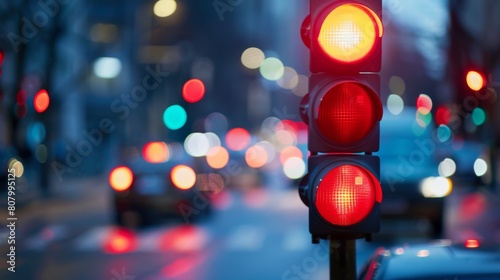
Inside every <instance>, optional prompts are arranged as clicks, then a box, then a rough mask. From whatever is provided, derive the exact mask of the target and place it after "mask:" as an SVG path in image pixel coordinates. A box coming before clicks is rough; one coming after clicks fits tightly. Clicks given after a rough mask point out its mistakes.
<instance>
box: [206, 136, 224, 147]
mask: <svg viewBox="0 0 500 280" xmlns="http://www.w3.org/2000/svg"><path fill="white" fill-rule="evenodd" d="M205 136H206V137H207V139H208V145H209V146H210V148H212V147H219V146H220V145H221V141H220V138H219V136H217V134H215V133H213V132H207V133H205Z"/></svg>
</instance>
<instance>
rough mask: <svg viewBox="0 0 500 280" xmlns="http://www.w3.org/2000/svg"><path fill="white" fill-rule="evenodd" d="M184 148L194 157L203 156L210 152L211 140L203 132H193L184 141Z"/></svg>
mask: <svg viewBox="0 0 500 280" xmlns="http://www.w3.org/2000/svg"><path fill="white" fill-rule="evenodd" d="M184 149H185V150H186V152H187V153H188V154H189V155H190V156H192V157H202V156H205V155H206V154H207V153H208V150H209V149H210V142H209V140H208V137H207V136H206V135H205V134H203V133H199V132H195V133H191V134H189V135H188V137H186V140H185V141H184Z"/></svg>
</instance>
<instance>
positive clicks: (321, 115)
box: [316, 82, 382, 144]
mask: <svg viewBox="0 0 500 280" xmlns="http://www.w3.org/2000/svg"><path fill="white" fill-rule="evenodd" d="M381 119H382V105H381V104H380V100H379V98H378V96H377V95H376V93H375V92H374V91H373V90H371V89H370V88H368V87H366V86H365V85H363V84H360V83H355V82H346V83H341V84H337V85H335V86H334V87H332V88H331V89H330V90H328V92H327V93H326V94H325V95H324V97H323V99H322V100H321V103H320V104H319V110H318V115H317V119H316V123H317V127H318V128H319V130H320V131H321V133H322V134H323V136H324V137H326V138H327V139H328V140H330V141H332V142H334V143H338V144H347V143H353V142H358V141H360V140H361V139H363V138H364V137H366V136H367V135H368V133H370V131H372V130H373V128H374V126H375V124H376V123H377V122H378V121H380V120H381Z"/></svg>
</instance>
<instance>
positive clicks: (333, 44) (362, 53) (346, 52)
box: [317, 4, 383, 63]
mask: <svg viewBox="0 0 500 280" xmlns="http://www.w3.org/2000/svg"><path fill="white" fill-rule="evenodd" d="M382 33H383V26H382V21H381V20H380V18H379V17H378V16H377V15H376V14H375V12H373V11H372V10H370V9H369V8H367V7H365V6H363V5H359V4H344V5H341V6H338V7H336V8H334V9H333V10H331V11H330V13H328V15H326V17H325V18H324V20H323V22H322V23H321V26H320V29H319V34H318V37H317V40H318V43H319V45H320V47H321V49H322V50H323V51H324V52H325V54H327V55H328V56H329V57H331V58H332V59H333V60H336V61H340V62H344V63H353V62H358V61H360V60H362V59H364V58H365V57H367V56H368V55H369V54H370V53H371V52H372V50H373V49H374V47H375V45H376V42H377V40H380V39H379V38H380V37H382Z"/></svg>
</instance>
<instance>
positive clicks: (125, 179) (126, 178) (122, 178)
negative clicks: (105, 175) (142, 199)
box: [109, 166, 134, 191]
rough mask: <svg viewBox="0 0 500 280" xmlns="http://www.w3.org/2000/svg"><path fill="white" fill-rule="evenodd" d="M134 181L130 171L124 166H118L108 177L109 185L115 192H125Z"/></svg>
mask: <svg viewBox="0 0 500 280" xmlns="http://www.w3.org/2000/svg"><path fill="white" fill-rule="evenodd" d="M133 180H134V174H133V173H132V170H130V168H128V167H126V166H120V167H117V168H115V169H113V171H111V174H110V175H109V184H110V185H111V187H112V188H113V189H114V190H116V191H125V190H127V189H129V188H130V186H131V185H132V182H133Z"/></svg>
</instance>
